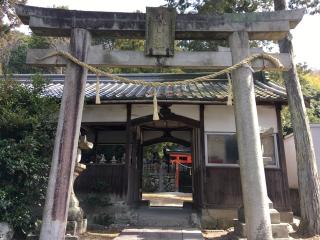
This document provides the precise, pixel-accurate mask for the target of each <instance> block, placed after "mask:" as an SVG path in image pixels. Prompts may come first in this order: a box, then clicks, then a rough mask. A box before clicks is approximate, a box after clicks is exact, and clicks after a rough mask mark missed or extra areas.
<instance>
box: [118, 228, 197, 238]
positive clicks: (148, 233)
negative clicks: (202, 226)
mask: <svg viewBox="0 0 320 240" xmlns="http://www.w3.org/2000/svg"><path fill="white" fill-rule="evenodd" d="M138 239H146V240H161V239H163V240H203V237H202V233H201V231H200V230H198V229H157V228H142V229H124V230H123V231H122V232H121V233H120V235H119V236H118V237H116V238H115V239H114V240H138Z"/></svg>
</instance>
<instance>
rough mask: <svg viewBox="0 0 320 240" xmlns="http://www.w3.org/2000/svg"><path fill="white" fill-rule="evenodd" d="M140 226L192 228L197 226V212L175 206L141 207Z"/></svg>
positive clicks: (139, 211)
mask: <svg viewBox="0 0 320 240" xmlns="http://www.w3.org/2000/svg"><path fill="white" fill-rule="evenodd" d="M137 213H138V220H137V226H138V227H157V228H170V227H172V228H192V227H198V226H195V222H197V221H196V220H195V216H194V215H195V214H193V213H192V210H191V209H186V208H174V207H140V209H138V210H137Z"/></svg>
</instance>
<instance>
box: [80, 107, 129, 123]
mask: <svg viewBox="0 0 320 240" xmlns="http://www.w3.org/2000/svg"><path fill="white" fill-rule="evenodd" d="M126 121H127V107H126V105H125V104H110V105H85V106H84V108H83V115H82V122H126Z"/></svg>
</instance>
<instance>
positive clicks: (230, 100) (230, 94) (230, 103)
mask: <svg viewBox="0 0 320 240" xmlns="http://www.w3.org/2000/svg"><path fill="white" fill-rule="evenodd" d="M227 77H228V101H227V106H232V98H233V96H232V82H231V77H230V74H229V73H227Z"/></svg>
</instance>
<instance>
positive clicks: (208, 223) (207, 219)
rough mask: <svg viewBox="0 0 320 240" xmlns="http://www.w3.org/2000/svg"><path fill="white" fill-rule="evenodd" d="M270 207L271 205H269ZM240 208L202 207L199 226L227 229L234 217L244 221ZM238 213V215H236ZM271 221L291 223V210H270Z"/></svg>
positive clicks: (232, 224) (231, 225) (231, 224)
mask: <svg viewBox="0 0 320 240" xmlns="http://www.w3.org/2000/svg"><path fill="white" fill-rule="evenodd" d="M269 207H271V208H272V205H271V206H269ZM238 211H241V210H240V209H239V210H238V209H236V208H225V209H210V208H204V209H202V211H201V226H202V227H203V228H204V229H227V228H229V227H233V226H234V219H238V217H239V218H241V219H240V220H241V221H242V222H244V217H243V219H242V217H241V216H242V215H243V214H244V213H243V214H241V213H240V212H239V213H238ZM238 214H239V215H238ZM270 217H271V223H274V224H275V223H280V222H282V223H292V222H293V213H292V212H278V211H277V210H275V209H271V210H270Z"/></svg>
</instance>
